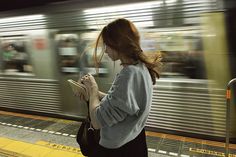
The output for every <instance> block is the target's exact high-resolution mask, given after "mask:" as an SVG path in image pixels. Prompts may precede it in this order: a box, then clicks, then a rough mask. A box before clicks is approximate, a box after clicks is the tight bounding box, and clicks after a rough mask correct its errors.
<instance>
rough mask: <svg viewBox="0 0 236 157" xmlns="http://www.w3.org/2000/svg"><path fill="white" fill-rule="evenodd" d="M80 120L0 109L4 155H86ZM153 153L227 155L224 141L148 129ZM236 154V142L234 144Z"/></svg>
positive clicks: (183, 156) (197, 156) (159, 156)
mask: <svg viewBox="0 0 236 157" xmlns="http://www.w3.org/2000/svg"><path fill="white" fill-rule="evenodd" d="M80 124H81V123H80V122H76V121H70V120H63V119H56V118H50V117H42V116H35V115H27V114H19V113H13V112H5V111H0V157H83V155H82V154H81V152H80V149H79V146H78V144H77V143H76V141H75V137H76V133H77V130H78V128H79V126H80ZM146 137H147V145H148V152H149V157H165V156H180V157H205V156H209V157H210V156H224V150H225V149H224V145H225V144H224V143H221V142H215V141H208V140H201V139H195V138H187V137H183V136H176V135H170V134H163V133H157V132H149V131H146ZM230 156H232V157H233V156H234V157H236V145H235V144H231V145H230Z"/></svg>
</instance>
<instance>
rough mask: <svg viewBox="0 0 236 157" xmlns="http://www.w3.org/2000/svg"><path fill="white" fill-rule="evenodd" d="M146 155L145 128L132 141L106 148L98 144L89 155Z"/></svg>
mask: <svg viewBox="0 0 236 157" xmlns="http://www.w3.org/2000/svg"><path fill="white" fill-rule="evenodd" d="M132 156H135V157H148V151H147V143H146V135H145V130H144V129H143V130H142V131H141V133H140V134H139V135H138V136H137V137H136V138H135V139H133V140H132V141H130V142H128V143H126V144H125V145H123V146H121V147H120V148H117V149H108V148H105V147H103V146H101V145H98V146H97V148H96V150H94V151H93V154H92V155H91V156H89V157H132Z"/></svg>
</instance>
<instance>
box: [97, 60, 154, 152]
mask: <svg viewBox="0 0 236 157" xmlns="http://www.w3.org/2000/svg"><path fill="white" fill-rule="evenodd" d="M152 88H153V85H152V80H151V76H150V74H149V72H148V69H147V68H146V66H145V65H144V64H143V63H139V64H137V65H129V66H126V67H124V68H123V69H122V70H121V71H120V73H119V74H117V76H116V78H115V80H114V82H113V83H112V86H111V88H110V90H109V91H108V94H107V95H106V96H105V97H104V98H103V99H102V100H101V104H100V106H98V107H97V108H96V118H97V121H98V122H99V124H100V126H101V130H100V136H101V138H100V141H99V144H100V145H102V146H103V147H106V148H119V147H121V146H122V145H124V144H126V143H127V142H129V141H131V140H133V139H134V138H135V137H137V136H138V135H139V133H140V132H141V131H142V129H143V128H144V126H145V123H146V120H147V117H148V114H149V111H150V106H151V102H152Z"/></svg>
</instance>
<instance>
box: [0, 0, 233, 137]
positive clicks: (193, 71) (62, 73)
mask: <svg viewBox="0 0 236 157" xmlns="http://www.w3.org/2000/svg"><path fill="white" fill-rule="evenodd" d="M222 4H224V1H221V0H196V1H193V0H155V1H141V0H132V1H129V2H128V1H124V0H121V1H114V0H113V1H105V0H104V1H95V0H94V1H83V0H81V1H65V2H61V3H52V4H48V5H45V6H41V7H34V8H29V9H19V10H14V11H5V12H2V13H0V108H1V109H2V110H8V111H17V112H24V113H34V114H39V115H48V116H54V117H64V118H68V119H77V120H79V119H81V118H83V117H85V115H86V113H87V109H86V107H85V106H86V105H85V103H83V102H81V101H80V100H79V99H78V98H76V97H75V96H74V95H73V93H72V91H71V89H70V86H69V85H68V82H67V79H74V80H77V79H78V78H79V77H81V76H82V75H83V74H85V73H92V74H94V75H95V77H96V80H97V81H98V83H99V88H100V90H102V91H104V92H106V91H107V90H108V89H109V86H110V85H111V82H112V79H113V78H114V76H115V75H116V73H117V72H118V70H119V69H120V68H121V67H120V64H119V63H113V62H112V61H110V60H109V58H108V57H107V56H104V58H103V60H102V64H101V65H100V67H99V69H98V73H97V74H96V70H95V68H94V63H93V60H92V55H93V48H94V41H95V40H96V37H97V35H98V32H99V31H100V30H101V28H102V27H103V26H104V25H105V24H107V23H108V22H110V21H112V20H114V19H116V18H122V17H124V18H127V19H129V20H131V21H133V22H134V23H135V25H136V26H137V27H138V29H139V31H140V35H141V45H142V48H143V50H144V52H145V53H147V54H150V55H151V54H153V53H157V52H159V53H161V54H162V58H163V59H162V63H163V67H162V73H161V78H160V79H159V80H158V81H157V84H156V85H155V86H154V93H153V102H152V107H151V111H150V115H149V118H148V121H147V125H146V126H147V128H148V129H151V130H157V131H161V132H166V133H175V134H178V135H189V136H197V137H202V138H215V139H219V140H222V139H223V138H224V137H225V117H226V99H225V90H226V89H225V88H226V85H227V83H228V81H229V80H230V79H231V78H232V76H233V75H235V73H233V70H232V69H235V68H233V67H234V66H235V65H234V64H232V61H233V60H234V61H235V55H232V54H231V53H229V48H228V42H227V41H228V38H227V28H228V27H227V25H226V22H225V10H224V5H222ZM84 52H85V53H84ZM229 58H231V60H229ZM232 58H233V59H232ZM230 61H231V62H230ZM231 111H232V113H231V131H230V132H231V137H232V138H235V137H236V128H235V126H236V125H235V119H236V117H235V115H236V114H235V107H234V106H233V107H231Z"/></svg>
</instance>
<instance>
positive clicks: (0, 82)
mask: <svg viewBox="0 0 236 157" xmlns="http://www.w3.org/2000/svg"><path fill="white" fill-rule="evenodd" d="M58 87H59V85H58V81H56V80H46V79H25V78H22V79H16V78H5V77H4V78H3V77H1V78H0V104H1V105H0V106H1V107H6V108H12V109H19V110H26V111H35V112H44V113H52V114H62V108H61V106H60V93H59V91H60V90H59V88H58Z"/></svg>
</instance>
